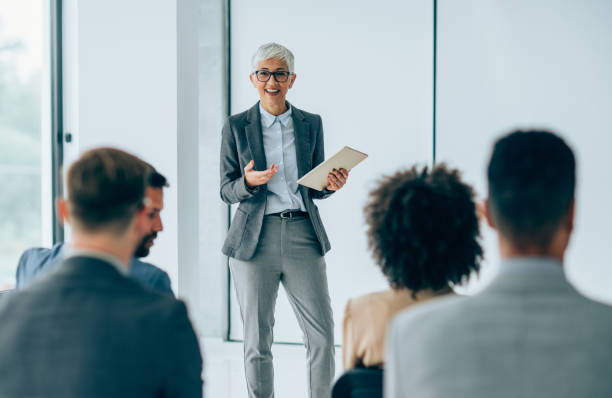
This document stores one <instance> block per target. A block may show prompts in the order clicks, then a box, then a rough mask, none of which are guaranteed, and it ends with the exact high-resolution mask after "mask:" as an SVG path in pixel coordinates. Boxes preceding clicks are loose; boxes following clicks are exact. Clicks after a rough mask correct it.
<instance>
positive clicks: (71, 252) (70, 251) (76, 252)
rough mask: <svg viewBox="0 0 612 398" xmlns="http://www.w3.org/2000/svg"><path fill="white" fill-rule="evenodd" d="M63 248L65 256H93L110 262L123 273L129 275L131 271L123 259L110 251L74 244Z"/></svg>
mask: <svg viewBox="0 0 612 398" xmlns="http://www.w3.org/2000/svg"><path fill="white" fill-rule="evenodd" d="M62 249H63V250H62V251H63V252H64V253H65V255H66V256H65V257H64V258H71V257H92V258H95V259H98V260H102V261H104V262H107V263H110V264H111V265H112V266H113V267H115V268H116V269H117V271H119V273H120V274H122V275H127V274H128V271H129V270H128V267H126V266H125V265H124V264H123V263H122V262H121V261H119V259H118V258H117V257H115V256H112V255H110V254H108V253H105V252H101V251H98V250H92V249H75V248H73V247H72V246H69V247H64V248H62Z"/></svg>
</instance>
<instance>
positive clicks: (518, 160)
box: [487, 130, 576, 249]
mask: <svg viewBox="0 0 612 398" xmlns="http://www.w3.org/2000/svg"><path fill="white" fill-rule="evenodd" d="M575 168H576V162H575V159H574V154H573V153H572V150H571V149H570V148H569V146H568V145H567V144H566V143H565V142H564V141H563V139H561V138H560V137H558V136H557V135H555V134H553V133H551V132H548V131H538V130H530V131H520V130H519V131H515V132H512V133H510V134H508V135H506V136H504V137H502V138H501V139H499V140H498V141H497V142H496V143H495V146H494V148H493V154H492V156H491V160H490V162H489V167H488V171H487V177H488V184H489V199H488V206H489V211H490V214H491V217H492V218H493V221H494V222H495V225H496V227H497V229H498V231H499V233H500V234H501V235H502V236H504V237H505V238H506V239H508V240H509V241H510V242H511V243H512V244H513V245H514V246H515V247H516V248H518V249H527V248H530V247H537V248H540V249H546V248H547V247H548V246H549V244H550V243H551V241H552V239H553V237H554V235H555V233H556V231H557V229H558V227H559V225H560V224H561V222H562V221H563V218H564V216H565V215H566V214H567V212H568V209H569V207H570V205H571V204H572V203H573V200H574V190H575V184H576V176H575Z"/></svg>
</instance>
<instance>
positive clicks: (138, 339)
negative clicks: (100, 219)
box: [0, 256, 202, 398]
mask: <svg viewBox="0 0 612 398" xmlns="http://www.w3.org/2000/svg"><path fill="white" fill-rule="evenodd" d="M0 319H1V320H2V327H0V397H75V398H76V397H79V398H80V397H136V398H137V397H143V398H144V397H151V398H153V397H201V396H202V379H201V372H202V358H201V356H200V349H199V346H198V340H197V338H196V335H195V333H194V331H193V328H192V326H191V323H190V321H189V318H188V316H187V311H186V308H185V304H184V303H183V302H182V301H179V300H176V299H175V298H173V297H172V296H170V295H168V294H163V293H159V292H155V291H153V290H151V289H148V288H146V287H144V286H142V285H141V284H140V283H139V282H137V281H135V280H133V279H132V278H128V277H125V276H123V275H121V274H120V273H119V271H118V270H117V269H116V268H115V267H114V266H113V265H111V264H109V263H107V262H105V261H102V260H98V259H95V258H91V257H85V256H82V257H72V258H69V259H67V260H65V261H64V262H62V263H60V264H59V265H58V266H57V267H56V268H55V269H54V270H53V271H51V272H49V273H47V275H44V276H43V277H41V278H40V280H38V281H37V282H36V283H33V284H32V285H30V286H28V287H27V288H25V289H23V290H18V291H13V292H11V293H9V294H7V295H3V296H2V297H1V298H0Z"/></svg>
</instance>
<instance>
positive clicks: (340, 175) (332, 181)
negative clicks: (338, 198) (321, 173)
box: [327, 169, 349, 191]
mask: <svg viewBox="0 0 612 398" xmlns="http://www.w3.org/2000/svg"><path fill="white" fill-rule="evenodd" d="M348 175H349V173H348V171H347V170H346V169H333V170H332V171H331V172H330V173H329V174H328V175H327V189H329V190H330V191H337V190H339V189H340V188H342V187H343V186H344V184H346V179H347V178H348Z"/></svg>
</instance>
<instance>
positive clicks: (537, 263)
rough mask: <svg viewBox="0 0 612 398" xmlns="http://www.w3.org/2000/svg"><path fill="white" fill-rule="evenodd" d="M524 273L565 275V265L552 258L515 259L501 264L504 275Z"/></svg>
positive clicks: (503, 261)
mask: <svg viewBox="0 0 612 398" xmlns="http://www.w3.org/2000/svg"><path fill="white" fill-rule="evenodd" d="M523 272H530V273H531V272H539V273H548V274H550V273H552V274H563V263H561V261H559V260H557V259H554V258H551V257H513V258H508V259H505V260H502V262H501V264H500V274H502V275H503V274H513V273H523Z"/></svg>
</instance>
